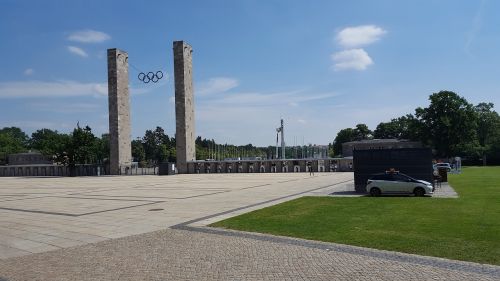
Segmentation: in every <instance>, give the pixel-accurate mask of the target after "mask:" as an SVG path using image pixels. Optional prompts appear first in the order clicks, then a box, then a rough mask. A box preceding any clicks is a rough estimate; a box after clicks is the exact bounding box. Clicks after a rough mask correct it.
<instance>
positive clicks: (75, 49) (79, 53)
mask: <svg viewBox="0 0 500 281" xmlns="http://www.w3.org/2000/svg"><path fill="white" fill-rule="evenodd" d="M68 51H69V52H70V53H72V54H75V55H77V56H80V57H84V58H86V57H88V56H89V55H88V54H87V52H85V51H84V50H83V49H81V48H78V47H75V46H68Z"/></svg>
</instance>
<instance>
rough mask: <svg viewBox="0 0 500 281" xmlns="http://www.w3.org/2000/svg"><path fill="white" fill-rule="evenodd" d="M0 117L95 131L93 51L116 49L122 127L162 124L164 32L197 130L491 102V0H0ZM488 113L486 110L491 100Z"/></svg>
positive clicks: (137, 131)
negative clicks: (181, 50) (125, 98)
mask: <svg viewBox="0 0 500 281" xmlns="http://www.w3.org/2000/svg"><path fill="white" fill-rule="evenodd" d="M0 6H1V9H0V62H1V63H0V105H1V107H0V108H1V111H0V127H4V126H18V127H21V128H22V129H23V130H25V131H26V132H28V133H31V132H33V131H34V130H36V129H40V128H51V129H57V130H59V131H61V132H69V131H71V130H72V128H74V127H75V125H76V123H77V122H80V124H88V125H89V126H90V127H91V128H92V129H93V131H94V132H95V133H96V134H98V135H100V134H101V133H105V132H107V130H108V119H107V96H106V95H107V70H106V67H107V66H106V55H105V54H106V49H108V48H120V49H122V50H125V51H127V52H128V53H129V63H130V64H132V65H133V66H134V67H136V68H138V69H140V70H142V71H157V70H162V71H163V72H164V73H166V74H167V75H166V76H168V77H165V78H164V79H162V80H161V81H160V82H159V83H157V84H151V83H150V84H147V85H145V84H142V82H140V81H138V79H137V78H136V77H137V74H138V71H136V70H135V69H134V68H133V67H130V69H129V73H130V89H131V109H132V112H131V118H132V137H133V138H137V137H139V136H143V135H144V131H145V130H146V129H153V128H155V127H156V126H162V127H163V128H165V130H166V132H167V134H169V135H174V134H175V120H174V110H175V109H174V104H173V96H174V88H173V75H172V73H173V57H172V42H173V41H174V40H184V41H186V42H188V43H189V44H191V45H192V47H193V49H194V57H193V67H194V77H195V80H194V87H195V104H196V107H195V116H196V134H197V135H202V136H203V137H206V138H214V139H215V140H216V141H217V142H221V143H225V142H230V143H235V144H247V143H252V144H254V145H272V144H273V143H274V141H275V128H276V127H278V126H279V121H280V118H281V117H282V118H284V120H285V132H286V142H287V145H294V144H302V142H304V143H306V144H307V143H312V144H327V143H329V142H331V141H332V140H333V138H334V137H335V135H336V133H337V132H338V131H339V130H340V129H342V128H346V127H353V126H355V125H356V124H357V123H366V124H367V125H368V126H369V127H370V128H371V129H375V127H376V125H377V124H378V123H380V122H382V121H389V120H390V119H391V118H395V117H399V116H401V115H404V114H407V113H413V111H414V109H415V108H416V107H419V106H421V107H425V106H427V105H428V96H429V95H430V94H432V93H434V92H438V91H440V90H452V91H455V92H457V93H458V94H459V95H461V96H464V97H465V98H466V99H467V100H468V101H469V102H471V103H473V104H477V103H479V102H483V101H486V102H493V103H495V105H496V106H497V107H499V106H500V84H499V81H500V76H499V73H500V53H499V52H498V50H500V29H499V27H500V17H499V11H500V2H499V1H491V0H490V1H472V0H471V1H451V0H450V1H444V0H443V1H368V0H367V1H305V0H304V1H290V0H279V1H278V0H274V1H269V0H267V1H264V0H262V1H258V0H254V1H250V0H241V1H229V0H228V1H91V0H86V1H62V0H60V1H48V0H46V1H11V0H0ZM496 109H497V111H498V108H496Z"/></svg>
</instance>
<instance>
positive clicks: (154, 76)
mask: <svg viewBox="0 0 500 281" xmlns="http://www.w3.org/2000/svg"><path fill="white" fill-rule="evenodd" d="M137 78H139V80H140V81H142V82H144V83H146V84H147V83H149V82H153V83H156V82H158V81H159V80H160V79H161V78H163V72H161V71H156V73H154V72H151V71H150V72H148V73H147V74H146V73H144V72H141V73H139V75H137Z"/></svg>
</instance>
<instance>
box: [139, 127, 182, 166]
mask: <svg viewBox="0 0 500 281" xmlns="http://www.w3.org/2000/svg"><path fill="white" fill-rule="evenodd" d="M142 144H143V146H144V152H145V155H146V159H147V160H149V161H150V162H151V163H153V164H156V163H160V162H162V161H164V160H165V158H164V157H165V151H164V150H165V149H164V148H162V145H165V146H166V149H167V151H168V150H171V149H172V148H174V147H175V140H173V139H171V138H169V137H168V135H166V134H165V131H164V130H163V128H161V127H156V129H155V130H146V133H145V134H144V137H143V138H142Z"/></svg>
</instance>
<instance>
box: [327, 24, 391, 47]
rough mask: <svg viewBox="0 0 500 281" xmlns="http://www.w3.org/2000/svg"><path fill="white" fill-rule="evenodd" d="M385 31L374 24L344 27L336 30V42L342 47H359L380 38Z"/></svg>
mask: <svg viewBox="0 0 500 281" xmlns="http://www.w3.org/2000/svg"><path fill="white" fill-rule="evenodd" d="M386 33H387V31H385V30H384V29H382V28H380V27H378V26H375V25H361V26H354V27H346V28H344V29H342V30H341V31H339V32H338V34H337V37H336V39H337V42H338V43H339V44H340V45H341V46H342V47H344V48H354V47H361V46H366V45H369V44H372V43H373V42H376V41H378V40H380V37H382V36H383V35H384V34H386Z"/></svg>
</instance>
